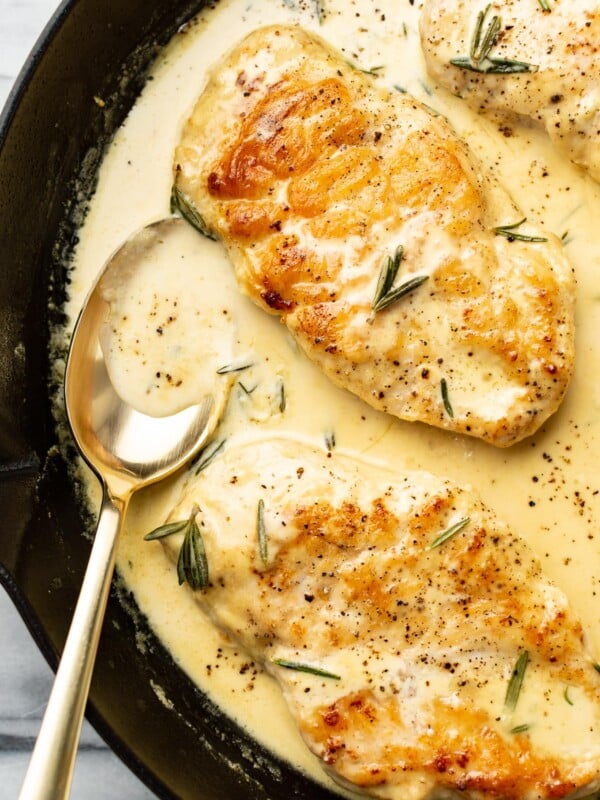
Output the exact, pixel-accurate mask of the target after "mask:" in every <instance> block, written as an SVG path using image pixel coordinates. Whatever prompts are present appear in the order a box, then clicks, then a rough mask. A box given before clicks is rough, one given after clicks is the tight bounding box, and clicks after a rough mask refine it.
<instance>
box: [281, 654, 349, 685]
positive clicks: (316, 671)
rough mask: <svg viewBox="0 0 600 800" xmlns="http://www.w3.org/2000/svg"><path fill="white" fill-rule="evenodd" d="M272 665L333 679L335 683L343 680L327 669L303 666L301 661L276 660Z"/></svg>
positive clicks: (308, 665)
mask: <svg viewBox="0 0 600 800" xmlns="http://www.w3.org/2000/svg"><path fill="white" fill-rule="evenodd" d="M272 663H273V664H276V665H277V666H278V667H284V668H285V669H293V670H296V672H307V673H308V674H309V675H316V676H317V677H319V678H331V679H332V680H334V681H341V680H342V678H341V676H340V675H336V674H335V673H333V672H328V671H327V670H325V669H320V668H319V667H313V666H311V665H310V664H303V663H302V662H300V661H288V660H287V659H285V658H274V659H273V662H272Z"/></svg>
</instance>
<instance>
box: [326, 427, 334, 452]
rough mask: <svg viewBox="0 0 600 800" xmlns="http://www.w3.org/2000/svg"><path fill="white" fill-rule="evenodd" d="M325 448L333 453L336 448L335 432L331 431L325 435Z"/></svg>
mask: <svg viewBox="0 0 600 800" xmlns="http://www.w3.org/2000/svg"><path fill="white" fill-rule="evenodd" d="M325 447H326V448H327V449H328V450H329V452H331V451H332V450H333V448H334V447H335V431H329V433H326V434H325Z"/></svg>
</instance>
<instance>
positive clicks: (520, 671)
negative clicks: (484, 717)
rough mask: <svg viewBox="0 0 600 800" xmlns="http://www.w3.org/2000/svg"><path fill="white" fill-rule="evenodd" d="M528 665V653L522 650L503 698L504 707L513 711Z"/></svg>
mask: <svg viewBox="0 0 600 800" xmlns="http://www.w3.org/2000/svg"><path fill="white" fill-rule="evenodd" d="M528 663H529V653H528V652H527V650H523V651H522V652H521V653H520V655H519V657H518V658H517V661H516V664H515V666H514V668H513V671H512V674H511V676H510V680H509V682H508V686H507V688H506V696H505V698H504V705H505V706H506V707H507V708H510V709H511V710H513V711H514V709H515V708H516V707H517V702H518V700H519V695H520V694H521V688H522V686H523V680H524V678H525V671H526V670H527V664H528Z"/></svg>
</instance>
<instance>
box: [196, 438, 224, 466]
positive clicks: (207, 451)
mask: <svg viewBox="0 0 600 800" xmlns="http://www.w3.org/2000/svg"><path fill="white" fill-rule="evenodd" d="M224 447H225V439H215V440H213V441H212V442H209V443H208V444H207V445H206V447H203V448H202V450H201V451H200V455H199V456H198V461H197V462H196V472H195V473H194V474H195V475H198V473H200V472H202V470H203V469H206V467H208V465H209V464H210V463H211V462H212V461H213V460H214V459H215V458H216V457H217V456H218V455H219V453H220V452H221V450H222V449H223V448H224Z"/></svg>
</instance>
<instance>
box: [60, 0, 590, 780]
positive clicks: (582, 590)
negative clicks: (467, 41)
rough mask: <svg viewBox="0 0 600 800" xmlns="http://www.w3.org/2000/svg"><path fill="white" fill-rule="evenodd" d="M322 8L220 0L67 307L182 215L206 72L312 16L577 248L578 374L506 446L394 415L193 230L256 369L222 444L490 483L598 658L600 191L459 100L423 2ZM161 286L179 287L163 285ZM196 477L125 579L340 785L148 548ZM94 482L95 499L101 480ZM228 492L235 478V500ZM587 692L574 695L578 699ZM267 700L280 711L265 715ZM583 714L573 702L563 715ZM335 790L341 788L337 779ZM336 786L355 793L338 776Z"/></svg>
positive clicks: (106, 187)
mask: <svg viewBox="0 0 600 800" xmlns="http://www.w3.org/2000/svg"><path fill="white" fill-rule="evenodd" d="M315 8H316V4H314V3H312V2H310V3H309V2H298V3H294V2H292V0H290V2H289V3H288V2H283V0H281V2H279V1H278V0H272V2H257V1H256V0H255V1H254V2H247V0H243V2H242V0H222V1H221V2H219V3H218V4H217V5H216V7H215V8H214V9H212V10H210V11H207V12H206V14H203V15H201V16H200V17H199V18H198V20H197V21H196V22H194V23H193V24H191V25H190V26H189V27H188V28H187V29H186V30H185V31H183V32H182V33H180V34H179V35H178V36H177V37H175V40H174V41H173V43H172V45H171V46H170V47H169V48H167V49H166V50H165V52H164V54H163V55H162V56H160V57H159V59H158V61H157V64H156V69H155V70H154V73H153V80H152V81H150V82H148V84H147V87H146V89H145V90H144V92H143V94H142V96H141V97H140V99H139V101H138V103H137V104H136V106H135V108H134V109H133V110H132V112H131V113H130V115H129V117H128V119H127V120H126V122H125V124H124V126H123V128H122V130H121V131H120V132H119V133H118V135H117V136H116V138H115V141H114V143H113V145H112V146H111V148H110V150H109V151H108V153H107V155H106V157H105V160H104V164H103V167H102V169H101V171H100V174H99V182H98V190H97V192H96V194H95V196H94V198H93V199H92V203H91V207H90V212H89V215H88V217H87V219H86V222H85V225H84V226H83V228H82V230H81V241H80V244H79V246H78V248H77V252H76V254H75V262H74V269H73V272H72V284H71V287H70V288H71V299H70V303H69V305H68V309H67V310H68V311H70V313H71V317H72V318H73V317H74V315H75V314H76V312H77V310H78V308H79V306H80V305H81V302H82V300H83V297H84V295H85V292H86V291H87V288H88V287H89V285H90V284H91V282H92V281H93V278H94V276H95V274H96V272H97V270H98V269H99V268H100V266H101V265H102V263H103V262H104V260H105V259H106V258H107V257H108V256H109V255H110V254H111V253H112V252H113V251H114V249H115V248H116V247H117V246H118V245H120V244H121V242H122V241H124V240H125V239H126V238H127V237H128V236H129V235H130V234H131V233H132V232H133V231H134V230H136V229H138V228H139V227H141V226H142V225H144V224H146V223H147V222H149V221H151V220H154V219H156V218H159V217H162V216H166V215H168V213H169V198H170V190H171V181H172V171H171V167H172V158H173V152H174V150H175V147H176V144H177V142H178V140H179V139H180V136H181V131H182V128H183V124H184V122H185V120H186V118H187V117H188V116H189V114H190V112H191V110H192V108H193V105H194V103H195V102H196V99H197V97H198V95H199V94H200V93H201V91H202V89H203V88H204V86H205V83H206V80H207V74H208V70H209V69H210V68H211V67H212V65H213V64H214V63H216V61H217V60H218V59H219V58H221V57H223V55H224V53H225V52H226V51H227V50H229V48H230V47H231V46H232V45H233V44H234V43H235V42H236V41H239V40H241V39H242V38H243V37H244V36H245V35H247V34H249V33H250V32H251V31H253V30H255V29H257V28H258V27H260V26H263V25H266V24H272V23H282V24H283V23H285V24H289V23H292V24H293V23H299V24H301V25H302V27H303V28H306V29H308V30H312V31H313V32H315V33H318V35H319V36H321V37H323V38H324V39H326V40H327V41H328V42H330V43H331V44H332V45H333V46H335V47H336V48H338V49H340V50H341V51H342V52H343V53H344V54H345V56H346V57H347V58H348V60H349V61H351V62H352V63H353V64H354V65H356V66H357V67H358V68H360V69H364V70H367V71H369V72H371V73H372V78H373V80H375V81H376V82H377V83H378V84H379V85H381V86H382V87H383V88H393V87H398V89H397V90H407V91H409V92H410V93H411V94H413V95H415V96H416V97H417V98H418V99H419V100H420V101H421V102H424V103H426V104H427V105H429V106H431V107H432V108H434V109H435V110H436V111H438V112H439V113H441V114H443V115H444V116H446V117H447V118H448V119H449V120H450V121H451V123H452V124H453V125H454V127H455V128H456V130H457V131H458V133H459V134H460V136H461V137H463V138H465V139H466V140H467V141H468V142H469V146H470V147H471V149H472V150H473V152H474V153H475V154H476V156H477V157H478V158H480V159H481V160H482V162H483V163H484V164H485V165H487V167H489V168H491V169H492V170H493V172H494V173H495V174H496V175H497V177H498V178H499V179H500V180H501V182H502V183H503V184H504V185H505V186H506V187H507V188H508V190H509V192H510V193H511V195H512V196H513V197H514V198H515V200H516V202H517V203H518V205H519V206H520V207H521V208H522V209H523V213H524V214H525V215H526V216H527V218H528V222H529V223H531V224H539V225H542V226H543V227H544V229H545V230H548V231H552V232H553V233H555V234H556V235H557V236H558V237H559V238H561V239H562V241H563V245H564V248H565V252H566V253H567V255H568V257H569V259H570V261H571V263H572V264H573V267H574V271H575V276H576V279H577V314H576V328H577V330H576V353H575V357H576V369H575V374H574V377H573V380H572V382H571V385H570V388H569V391H568V393H567V395H566V397H565V399H564V401H563V403H562V406H561V408H560V410H559V411H558V412H557V414H556V415H555V416H554V417H553V418H552V419H551V420H550V421H549V422H548V423H547V424H545V425H544V426H543V427H542V429H541V430H540V431H539V432H538V433H537V434H536V436H535V437H533V438H532V439H528V440H526V441H524V442H522V443H521V444H518V445H516V446H514V447H512V448H510V449H509V450H506V451H505V450H498V449H497V448H494V447H490V446H489V445H486V444H485V443H483V442H479V441H476V440H475V439H472V438H468V437H464V436H459V435H454V434H451V433H448V432H443V431H437V430H434V429H432V428H430V427H426V426H423V425H421V424H419V423H415V424H402V423H399V422H394V421H393V420H392V419H391V418H390V417H389V416H387V415H386V414H383V413H380V412H377V411H375V410H373V409H370V408H369V407H368V406H366V405H365V404H364V403H363V402H361V401H360V400H358V399H356V398H354V397H352V396H351V395H349V394H348V393H347V392H345V391H343V390H340V389H338V388H336V387H333V386H332V385H331V383H330V381H329V380H328V379H327V378H325V377H324V376H323V375H322V373H321V372H320V370H319V369H318V368H317V367H315V366H314V365H313V364H311V363H310V362H309V361H308V360H307V359H306V358H305V357H304V355H303V354H302V353H301V352H299V350H298V349H297V347H296V346H295V344H294V343H293V341H292V340H291V338H290V337H289V334H287V332H286V330H285V328H284V326H282V325H281V324H280V323H279V322H278V321H277V320H276V319H275V318H273V317H269V316H268V315H266V314H265V313H264V311H262V310H261V309H258V308H256V307H255V306H254V305H253V304H252V303H251V302H250V301H248V300H247V299H246V298H244V297H242V296H241V295H240V293H239V292H238V291H237V289H235V283H234V278H233V273H232V271H231V265H230V263H229V261H228V259H227V258H226V256H225V254H224V252H223V249H222V248H221V247H220V246H219V245H218V244H217V243H215V242H211V241H209V240H207V239H204V238H202V237H200V236H194V237H192V238H191V239H190V244H189V249H187V248H186V253H185V261H186V262H187V263H188V264H189V265H190V269H189V274H188V277H187V279H186V280H187V281H188V282H190V283H191V282H192V281H193V280H194V274H195V270H194V268H193V264H194V261H196V262H198V261H200V260H201V261H202V263H203V264H206V265H208V266H209V267H210V268H211V269H210V272H209V275H211V278H210V279H211V280H213V281H214V282H217V283H219V284H220V286H221V287H223V288H224V289H225V290H226V291H228V287H230V288H231V290H232V291H231V295H230V298H231V301H230V305H229V308H230V310H231V314H232V318H235V321H236V337H235V342H234V354H233V355H234V358H235V359H238V358H239V359H240V360H241V359H247V362H248V363H249V366H248V367H247V368H246V369H245V370H244V371H243V372H239V373H235V374H234V384H233V388H232V393H231V399H230V405H229V407H228V409H227V413H226V415H225V418H224V421H223V425H222V427H221V429H220V431H219V434H218V441H221V440H224V445H223V448H222V450H221V451H220V452H221V453H222V454H223V455H224V454H225V452H226V450H227V449H228V448H233V447H234V446H235V445H236V442H237V444H241V443H243V442H246V441H248V440H251V439H258V440H262V439H264V438H267V437H269V436H272V435H274V434H283V435H286V436H287V435H291V436H296V437H298V436H299V437H300V438H302V439H303V440H306V441H307V442H308V443H310V444H311V446H313V447H317V448H322V449H323V450H327V448H328V447H333V448H335V449H336V450H337V451H348V452H349V453H352V454H356V453H358V454H361V455H362V456H363V457H368V458H369V459H372V460H375V461H378V462H383V463H385V464H387V465H390V464H391V465H393V466H394V467H395V468H401V469H403V468H408V469H425V470H427V471H429V472H431V473H434V474H438V475H442V476H445V477H448V478H450V479H452V480H453V481H455V482H456V483H458V484H460V485H461V486H467V485H472V486H474V487H476V489H477V491H478V493H479V494H480V495H481V496H482V498H483V500H484V502H485V503H486V504H487V505H488V506H489V507H490V508H492V509H494V510H496V511H497V512H498V513H499V515H500V516H501V517H503V518H504V520H505V521H506V522H507V523H508V524H509V526H510V527H511V528H512V529H513V530H514V531H515V532H518V533H519V534H520V535H521V536H523V537H524V538H525V539H526V540H527V541H528V543H529V544H530V545H531V547H532V548H533V550H534V551H535V553H536V554H537V556H538V557H539V559H540V561H541V563H542V567H543V569H544V572H545V573H546V574H547V575H548V576H549V577H550V578H551V579H553V580H554V581H555V583H556V584H557V585H558V586H559V587H560V589H562V590H563V591H564V592H565V593H566V594H567V596H568V598H569V601H570V604H571V606H572V608H573V610H574V612H575V614H576V615H577V616H578V617H579V618H580V619H581V620H582V623H583V628H584V631H585V634H586V638H587V640H588V642H589V646H590V649H591V652H592V654H593V655H595V657H596V659H598V658H600V635H599V633H598V632H599V631H600V624H599V623H600V618H599V617H600V613H599V612H598V611H597V607H598V604H597V602H596V601H597V597H596V594H597V592H598V590H599V580H600V558H599V556H598V540H597V536H598V533H597V531H598V529H599V525H598V523H599V521H600V495H599V492H600V481H599V480H598V477H597V476H598V470H597V453H598V452H599V451H600V393H599V392H598V389H597V385H596V384H597V381H596V376H597V375H598V374H600V351H599V348H598V344H597V331H598V329H600V302H599V301H598V297H600V286H599V284H598V277H597V276H598V275H599V274H600V243H599V240H598V235H597V230H596V228H597V225H596V222H597V219H598V215H599V213H600V191H599V189H598V187H597V186H596V185H595V184H594V183H593V182H592V181H590V180H589V179H588V180H586V179H585V178H583V177H582V175H581V174H580V173H579V172H578V171H576V170H575V169H573V168H572V167H571V166H570V165H569V164H568V163H567V162H566V161H565V159H564V158H562V157H560V156H559V155H558V154H557V152H556V151H555V150H554V148H553V147H552V146H551V144H550V142H549V141H548V139H547V137H546V135H545V134H543V133H539V132H537V131H536V130H531V129H529V128H525V127H519V126H517V125H512V126H507V125H506V123H502V124H501V126H500V127H499V125H498V124H497V123H495V122H493V121H492V120H490V119H487V118H484V117H480V116H478V115H477V114H476V113H474V112H473V111H472V110H471V109H469V108H468V107H467V106H466V104H465V103H463V102H462V101H461V100H460V99H458V98H453V97H450V96H449V95H448V94H446V93H445V92H438V91H437V90H436V88H435V87H434V85H433V84H432V82H431V80H430V79H429V78H428V76H427V73H426V70H425V68H424V64H423V58H422V54H421V50H420V43H419V36H418V20H419V14H420V8H419V6H418V3H417V4H415V5H414V6H412V5H411V4H410V3H408V2H407V3H402V4H398V3H397V2H395V1H394V2H392V0H385V2H383V1H382V2H371V0H357V1H356V2H345V1H344V2H341V0H329V2H328V3H327V6H326V9H325V13H323V14H322V16H321V21H320V22H319V20H318V18H317V15H316V13H315ZM224 31H226V36H225V37H224V36H223V32H224ZM184 284H185V281H184ZM156 289H157V291H159V292H163V293H164V292H165V287H164V286H161V285H157V287H156ZM157 336H158V334H157ZM200 345H201V343H200V342H199V351H200ZM148 352H149V353H151V352H152V348H151V347H150V349H149V350H148ZM228 363H231V362H230V356H229V354H227V355H225V354H224V358H223V365H226V364H228ZM238 366H239V362H238ZM282 393H283V394H282ZM282 409H283V410H282ZM218 457H219V456H218V455H217V458H218ZM186 477H187V476H182V477H181V478H180V479H179V480H178V481H175V482H171V483H169V484H166V485H164V486H161V487H159V488H157V489H153V490H151V491H149V492H147V493H145V494H144V496H143V497H140V498H138V500H136V501H135V502H134V504H133V507H132V509H131V515H130V517H129V518H128V521H127V528H126V531H125V536H124V538H123V541H122V544H121V549H120V554H119V571H120V574H121V576H122V578H123V579H124V581H125V583H126V585H127V586H128V588H130V590H131V591H132V592H133V593H134V595H135V598H136V601H137V603H138V605H139V607H140V609H141V611H142V612H143V613H144V614H145V615H146V616H147V617H148V619H149V620H150V621H151V624H152V626H153V628H154V630H155V631H156V633H157V635H158V636H159V637H160V638H161V640H162V641H163V642H164V643H165V645H166V646H167V647H168V648H169V649H170V650H171V652H172V653H173V655H174V658H175V659H176V661H177V663H179V664H180V665H181V667H182V668H183V669H185V670H186V671H187V672H188V673H189V674H190V675H191V676H192V678H193V679H194V680H195V681H196V682H197V683H198V685H200V686H201V687H202V688H203V690H205V691H206V692H208V693H209V694H210V695H211V696H212V697H213V698H214V699H215V700H216V701H217V702H218V703H219V704H220V705H222V706H223V708H224V709H226V710H227V711H228V713H230V714H231V715H232V716H234V717H235V718H236V719H238V720H239V721H240V723H241V724H242V725H244V726H245V727H246V728H247V729H248V730H249V731H250V732H251V733H252V735H253V736H254V737H256V738H258V739H260V740H261V741H263V742H264V743H266V745H267V746H268V747H270V748H272V749H273V750H274V751H276V752H278V753H280V754H281V755H282V756H283V757H285V758H288V759H290V760H291V761H293V763H295V764H297V765H298V766H299V768H301V769H303V770H306V771H309V772H310V773H311V774H312V775H314V777H315V778H316V779H317V780H319V781H326V782H327V779H326V778H325V777H324V776H323V772H322V770H321V768H320V765H319V764H318V762H317V760H316V759H315V758H314V757H312V756H311V755H310V754H309V752H308V750H307V748H306V747H305V746H304V744H303V742H302V740H301V738H300V736H299V735H298V733H297V731H296V729H295V726H294V724H293V722H292V721H291V719H290V717H289V714H288V712H287V710H286V708H285V704H284V703H283V701H282V698H281V696H280V693H279V690H278V689H277V688H276V687H274V682H273V680H272V678H271V677H270V676H268V675H267V674H265V673H264V672H263V671H262V670H261V669H259V668H258V666H257V664H252V660H251V659H249V657H248V655H247V654H245V653H243V652H240V650H239V649H238V648H236V647H235V646H233V645H232V644H231V643H230V642H228V641H227V640H226V639H224V638H223V636H222V634H221V633H220V632H219V631H218V630H217V629H216V628H215V627H214V626H213V624H212V623H211V622H210V620H209V619H208V618H207V617H206V616H205V615H204V614H203V613H202V612H201V610H200V609H199V608H198V606H197V604H196V603H195V602H194V599H193V597H192V596H191V595H192V593H191V592H189V590H188V587H187V586H185V585H184V586H182V587H180V586H178V584H177V579H176V576H175V573H174V570H173V566H172V564H171V563H170V562H169V561H168V560H167V559H166V558H165V557H164V555H163V553H162V550H161V548H160V547H158V546H157V545H153V544H151V543H147V542H144V541H143V536H144V534H146V533H147V532H148V531H150V530H151V529H153V528H155V527H156V526H157V525H159V524H160V523H161V522H162V521H163V520H164V519H165V518H166V516H167V514H168V513H169V511H170V510H171V509H172V507H173V506H174V504H175V503H176V502H177V498H178V497H179V496H180V492H181V489H182V485H183V484H184V483H185V480H186ZM89 487H90V493H91V494H92V495H93V494H94V484H93V479H91V478H90V481H89ZM227 498H228V493H227V487H223V488H222V499H223V503H227ZM140 646H141V647H142V646H143V642H140ZM157 693H159V695H160V696H161V697H163V699H164V700H165V702H167V703H172V704H173V705H175V706H176V705H177V698H176V697H164V696H163V693H162V690H161V689H160V687H157ZM571 699H572V700H573V701H574V702H575V703H576V702H577V696H576V694H573V696H572V697H571ZM266 707H268V708H269V709H270V710H271V712H270V714H269V715H265V714H264V709H265V708H266ZM576 707H577V706H576ZM560 708H561V706H560V705H559V709H560ZM570 710H571V707H570V706H569V704H568V703H567V702H566V701H564V712H565V715H567V714H568V713H569V711H570ZM541 730H543V721H542V723H541ZM328 785H329V786H330V787H331V786H333V784H332V783H331V782H330V781H329V782H328ZM335 791H338V792H340V793H342V794H344V793H345V791H344V790H343V789H340V788H339V787H338V786H335Z"/></svg>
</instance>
